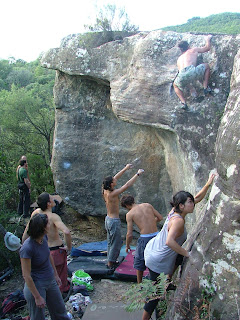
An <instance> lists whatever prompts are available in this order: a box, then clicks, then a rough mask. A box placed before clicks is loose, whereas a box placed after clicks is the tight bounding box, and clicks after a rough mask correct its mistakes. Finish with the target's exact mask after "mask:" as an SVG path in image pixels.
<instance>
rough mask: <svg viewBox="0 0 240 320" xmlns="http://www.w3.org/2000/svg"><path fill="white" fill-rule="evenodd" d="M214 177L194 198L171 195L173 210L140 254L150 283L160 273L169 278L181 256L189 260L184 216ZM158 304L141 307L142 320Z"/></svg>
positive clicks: (190, 211)
mask: <svg viewBox="0 0 240 320" xmlns="http://www.w3.org/2000/svg"><path fill="white" fill-rule="evenodd" d="M215 175H216V174H211V175H210V177H209V179H208V181H207V183H206V184H205V186H204V187H203V188H202V189H201V190H200V191H199V192H198V194H197V195H196V196H195V197H193V195H192V194H191V193H189V192H186V191H179V192H178V193H176V194H175V195H174V196H173V200H172V202H171V205H172V207H173V209H172V211H171V212H170V213H169V214H168V216H167V218H166V221H165V223H164V225H163V227H162V230H161V231H160V232H159V233H158V235H157V236H156V237H154V238H153V239H151V240H150V241H149V242H148V244H147V246H146V248H145V251H144V259H145V265H146V266H147V267H148V269H149V273H150V279H151V280H152V281H155V280H156V279H157V277H158V276H159V274H160V273H162V272H163V273H164V274H166V275H167V276H168V279H171V277H172V274H173V273H174V271H175V270H176V268H177V267H178V266H179V265H180V264H181V262H182V259H183V257H187V258H188V257H189V252H188V251H187V250H185V249H184V248H182V244H183V243H184V242H185V240H186V239H187V232H186V229H185V217H186V215H187V214H188V213H192V212H193V210H194V207H195V204H196V203H198V202H200V201H201V200H202V199H203V198H204V197H205V195H206V193H207V191H208V188H209V186H210V185H211V184H212V182H213V179H214V177H215ZM158 301H159V300H158V299H156V300H151V301H149V302H148V303H146V304H145V306H144V311H143V317H142V320H149V319H150V318H151V315H152V313H153V311H154V309H155V308H156V306H157V304H158Z"/></svg>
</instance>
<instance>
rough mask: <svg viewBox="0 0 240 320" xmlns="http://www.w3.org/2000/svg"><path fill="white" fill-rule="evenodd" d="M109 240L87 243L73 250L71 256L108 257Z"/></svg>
mask: <svg viewBox="0 0 240 320" xmlns="http://www.w3.org/2000/svg"><path fill="white" fill-rule="evenodd" d="M106 255H107V240H104V241H97V242H87V243H83V244H81V245H80V246H79V247H77V248H72V250H71V256H73V257H79V256H106Z"/></svg>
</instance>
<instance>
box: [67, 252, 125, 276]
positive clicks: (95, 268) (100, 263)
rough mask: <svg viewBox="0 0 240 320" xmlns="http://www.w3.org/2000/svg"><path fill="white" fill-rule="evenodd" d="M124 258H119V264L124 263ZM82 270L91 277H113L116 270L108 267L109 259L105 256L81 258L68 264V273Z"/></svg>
mask: <svg viewBox="0 0 240 320" xmlns="http://www.w3.org/2000/svg"><path fill="white" fill-rule="evenodd" d="M123 259H124V257H118V260H119V262H121V261H123ZM79 269H82V270H84V271H85V272H87V273H88V274H90V276H91V275H111V274H113V272H114V270H111V269H109V268H108V267H107V257H104V256H80V257H78V258H75V259H73V260H72V261H71V262H70V263H69V264H68V273H69V274H72V273H73V272H74V271H76V270H79Z"/></svg>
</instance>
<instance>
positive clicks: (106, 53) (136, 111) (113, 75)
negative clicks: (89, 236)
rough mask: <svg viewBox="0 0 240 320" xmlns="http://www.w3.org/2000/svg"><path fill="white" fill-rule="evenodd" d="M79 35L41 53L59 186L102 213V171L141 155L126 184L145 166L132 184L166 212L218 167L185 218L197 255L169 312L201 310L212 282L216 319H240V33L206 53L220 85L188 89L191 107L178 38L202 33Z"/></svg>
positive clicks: (77, 204) (184, 314) (198, 41)
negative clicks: (103, 40)
mask: <svg viewBox="0 0 240 320" xmlns="http://www.w3.org/2000/svg"><path fill="white" fill-rule="evenodd" d="M80 38H81V35H74V36H71V37H68V38H66V39H65V40H63V42H62V45H61V47H60V48H57V49H52V50H49V51H48V52H47V53H46V54H45V55H44V56H43V58H42V65H43V66H45V67H48V68H51V69H55V70H57V75H56V84H55V89H54V96H55V104H56V128H55V138H54V147H53V159H52V170H53V173H54V178H55V185H56V189H57V191H58V193H59V194H60V195H61V196H62V197H63V199H65V201H66V202H68V203H69V204H70V205H71V206H72V207H74V208H75V209H76V210H78V211H79V212H80V213H81V214H85V215H104V214H106V209H105V204H104V202H103V200H102V197H101V182H102V179H103V177H104V176H106V175H111V174H115V173H117V172H118V171H119V170H120V169H122V168H123V167H124V165H125V164H126V163H130V162H132V161H133V160H134V159H138V161H136V162H135V163H136V166H135V168H134V169H133V170H132V171H131V172H130V171H128V172H126V173H125V174H124V176H123V177H122V178H121V180H119V184H123V183H125V182H126V181H127V180H128V179H129V178H130V177H131V176H132V175H133V174H134V173H135V172H136V170H137V169H138V168H140V167H142V168H144V169H145V173H144V175H142V176H141V177H140V178H139V179H138V181H137V182H136V183H135V185H134V186H133V187H132V188H131V189H130V190H129V192H130V193H132V194H133V195H135V196H136V201H137V202H144V201H147V202H150V203H151V204H153V206H154V207H155V208H156V209H157V210H158V211H160V212H161V213H162V214H163V215H165V214H166V213H167V212H168V209H169V204H168V203H169V200H170V198H171V195H172V193H175V192H176V191H179V190H183V189H185V190H188V191H190V192H192V193H193V194H195V193H196V192H197V191H198V190H199V189H200V188H201V187H202V186H203V184H204V183H205V181H206V180H207V177H208V174H209V171H210V169H213V168H214V167H216V168H217V171H218V173H219V177H218V179H217V180H216V181H215V184H214V185H213V187H212V189H211V193H210V196H209V199H208V203H207V206H206V205H204V203H203V202H202V204H201V206H200V207H199V208H198V209H197V208H196V212H195V215H192V216H190V217H188V218H187V227H188V230H189V239H188V243H187V247H188V248H192V256H191V258H190V259H189V261H188V262H187V261H186V263H185V266H184V268H183V273H182V276H181V281H180V285H179V287H178V290H177V291H176V293H175V296H174V299H175V300H174V302H173V303H172V305H170V307H169V310H168V314H167V318H166V319H169V320H170V319H171V320H173V319H178V320H179V319H184V320H185V319H198V318H197V316H199V317H200V314H201V312H204V310H203V308H201V306H202V305H203V304H204V302H203V300H202V298H203V297H202V295H201V292H202V289H203V288H205V287H206V288H205V289H204V296H205V298H206V299H208V300H207V301H208V302H210V300H213V301H212V302H211V308H210V313H211V316H212V319H223V320H230V319H231V320H232V319H237V318H238V305H239V293H240V292H239V278H240V274H239V270H240V268H239V267H240V266H239V258H238V255H239V251H240V237H239V234H240V231H239V226H240V219H239V194H240V193H239V191H240V190H239V189H240V187H239V185H240V184H239V183H240V176H239V174H240V173H239V170H240V168H239V152H240V134H239V129H238V127H239V126H238V124H239V120H240V119H239V116H240V111H239V82H240V77H239V74H240V70H239V69H240V64H239V61H240V55H239V53H238V47H239V41H240V37H239V36H227V35H225V36H220V35H217V36H214V37H213V38H212V48H211V51H209V52H208V53H204V54H202V55H200V56H199V62H202V61H203V62H208V63H209V65H210V68H211V77H210V86H211V87H212V88H213V94H212V95H209V96H207V97H203V94H202V86H201V84H196V91H197V95H198V97H197V99H195V100H194V99H193V98H192V97H191V95H190V93H189V88H188V89H187V90H186V92H185V95H186V96H187V99H188V104H189V105H190V111H188V112H186V111H183V110H181V109H179V108H178V106H179V105H180V104H179V101H178V99H177V97H176V96H175V95H174V94H173V95H170V94H169V88H170V84H171V81H172V80H173V79H174V77H175V75H176V72H177V68H176V61H177V58H178V56H179V55H180V51H179V50H178V47H177V44H178V42H179V41H181V40H187V41H188V42H189V43H190V45H191V46H203V45H204V44H205V37H204V36H203V35H194V34H177V33H174V32H163V31H161V30H158V31H154V32H148V33H146V32H142V33H139V34H137V35H135V36H132V37H128V38H124V39H123V40H121V41H114V42H110V43H107V44H104V45H102V46H100V47H97V48H94V49H88V50H86V49H83V48H81V47H80V45H79V43H80ZM231 77H232V78H231ZM229 93H230V94H229ZM225 106H226V107H225ZM223 113H224V115H223ZM222 115H223V118H222V121H221V117H222ZM190 230H191V232H190ZM211 290H212V291H214V294H213V296H212V297H211V296H210V293H209V292H210V291H211ZM188 299H189V301H190V302H189V301H188ZM194 316H195V318H194Z"/></svg>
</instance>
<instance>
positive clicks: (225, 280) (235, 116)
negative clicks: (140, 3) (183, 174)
mask: <svg viewBox="0 0 240 320" xmlns="http://www.w3.org/2000/svg"><path fill="white" fill-rule="evenodd" d="M239 61H240V51H239V53H238V54H237V56H236V58H235V64H234V69H233V74H232V80H231V92H230V95H229V97H228V101H227V105H226V108H225V112H224V115H223V118H222V121H221V125H220V128H219V131H218V136H217V143H216V167H217V171H218V173H219V177H218V178H217V180H216V181H215V183H214V185H213V186H212V189H211V193H210V196H209V200H208V204H207V208H206V212H204V211H203V212H202V218H201V219H199V220H198V221H197V223H196V225H195V228H194V230H193V231H192V233H191V235H190V237H189V239H188V243H187V247H188V248H191V256H190V259H189V262H188V263H187V264H186V265H185V268H184V272H183V274H182V276H181V281H180V284H179V287H178V289H177V291H176V293H175V295H174V297H173V301H175V303H173V304H172V305H171V307H170V308H169V312H168V316H167V317H166V319H169V320H174V319H178V320H180V319H182V320H185V319H198V318H197V315H201V314H202V315H203V314H204V313H205V315H208V313H209V315H210V316H211V318H209V319H213V320H214V319H216V320H219V319H221V320H233V319H239V297H240V289H239V288H240V262H239V253H240V160H239V159H240V133H239V129H238V128H239V123H240V108H239V96H240V77H239V74H240V64H239ZM204 306H205V307H204ZM208 308H209V309H208ZM194 317H195V318H194Z"/></svg>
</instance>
